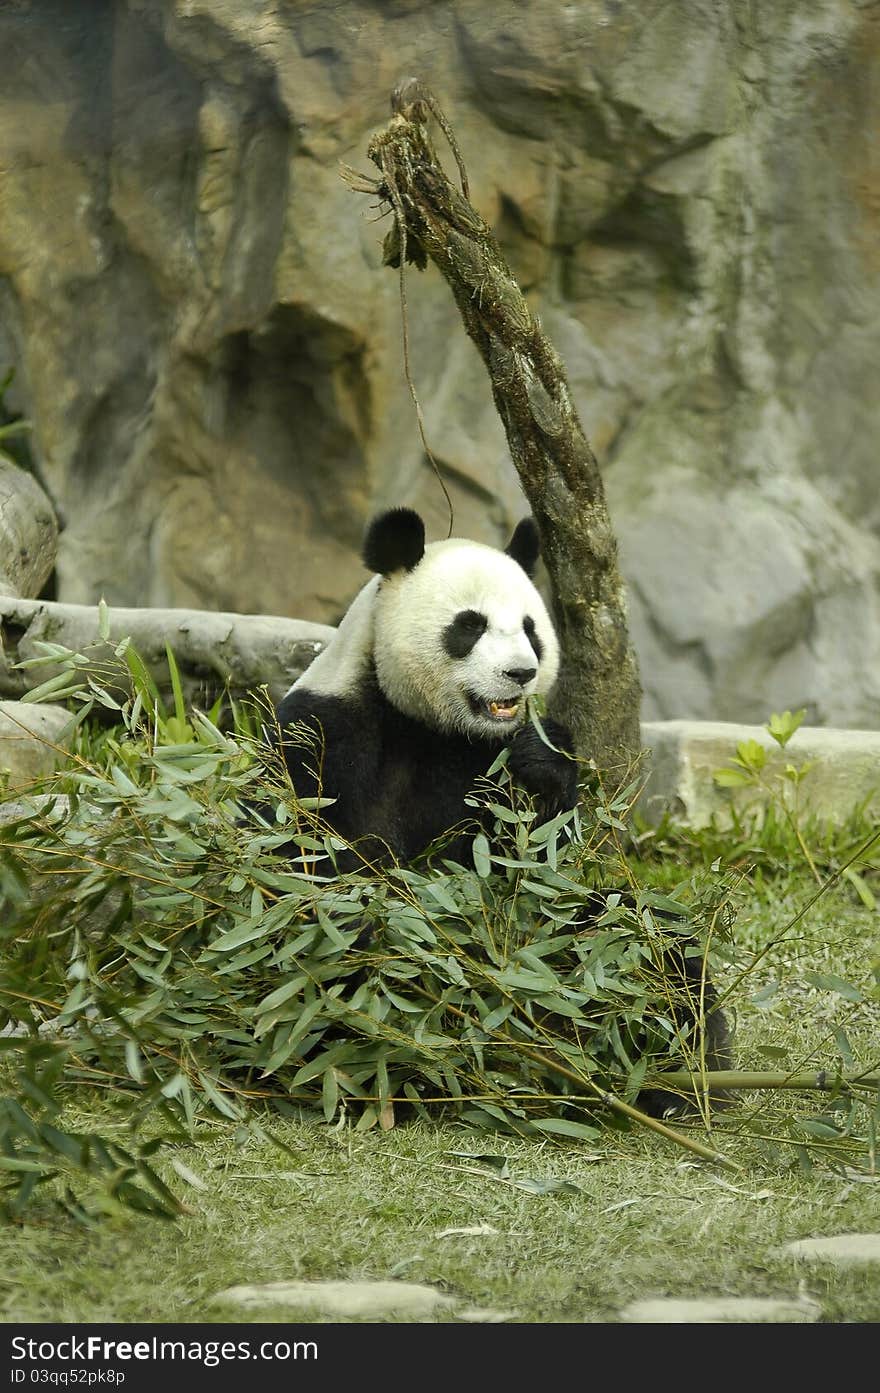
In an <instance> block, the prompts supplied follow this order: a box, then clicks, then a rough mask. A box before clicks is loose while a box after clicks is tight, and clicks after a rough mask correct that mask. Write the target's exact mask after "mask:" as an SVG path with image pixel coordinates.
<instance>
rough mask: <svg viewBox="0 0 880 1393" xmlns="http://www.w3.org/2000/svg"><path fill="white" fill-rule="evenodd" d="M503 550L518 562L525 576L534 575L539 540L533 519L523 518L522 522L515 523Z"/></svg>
mask: <svg viewBox="0 0 880 1393" xmlns="http://www.w3.org/2000/svg"><path fill="white" fill-rule="evenodd" d="M504 550H505V551H506V552H507V555H508V556H512V557H513V559H514V561H518V562H519V564H520V566H522V568H523V570H524V571H525V573H526V575H527V576H533V575H534V574H535V567H536V566H537V564H538V557H539V556H540V555H541V539H540V537H539V536H538V527H537V524H536V522H535V519H534V518H523V520H522V522H519V523H517V525H516V528H515V529H514V533H513V536H512V537H511V539H510V541H509V542H508V543H507V546H506V547H505V548H504Z"/></svg>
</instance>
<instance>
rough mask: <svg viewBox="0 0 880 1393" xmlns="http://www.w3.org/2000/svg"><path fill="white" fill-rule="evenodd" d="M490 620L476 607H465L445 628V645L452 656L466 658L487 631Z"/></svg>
mask: <svg viewBox="0 0 880 1393" xmlns="http://www.w3.org/2000/svg"><path fill="white" fill-rule="evenodd" d="M488 623H489V621H488V619H487V618H486V616H485V614H480V612H479V610H476V609H463V610H460V611H459V613H458V614H457V615H456V616H455V618H454V619H453V621H452V623H451V624H447V625H446V628H445V629H444V630H443V647H444V648H445V649H446V652H447V653H448V654H449V656H450V658H466V657H467V655H468V653H470V652H471V650H472V649H473V647H474V645H475V643H476V642H477V640H478V639H480V638H482V636H483V634H484V633H485V632H486V627H487V625H488Z"/></svg>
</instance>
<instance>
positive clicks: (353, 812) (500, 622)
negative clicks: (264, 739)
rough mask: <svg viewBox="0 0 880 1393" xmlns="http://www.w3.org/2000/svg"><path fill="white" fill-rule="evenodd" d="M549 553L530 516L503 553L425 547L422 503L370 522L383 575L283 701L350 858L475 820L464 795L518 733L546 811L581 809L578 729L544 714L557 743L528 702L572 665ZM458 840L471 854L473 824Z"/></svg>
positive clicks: (393, 855) (287, 730)
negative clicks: (555, 613) (552, 611)
mask: <svg viewBox="0 0 880 1393" xmlns="http://www.w3.org/2000/svg"><path fill="white" fill-rule="evenodd" d="M538 554H539V543H538V533H537V528H536V527H535V524H534V522H533V521H532V519H531V518H527V519H524V520H523V521H522V522H521V523H520V524H519V525H518V526H517V528H516V529H515V531H514V533H513V536H512V537H511V539H510V542H509V543H508V546H507V548H506V549H505V550H504V551H500V550H498V549H496V548H494V547H490V546H484V545H483V544H481V543H479V542H472V541H464V540H461V539H458V538H453V539H450V540H447V541H443V542H431V543H429V544H427V545H426V543H425V526H424V523H423V521H422V519H421V518H420V517H419V515H418V513H416V512H414V511H412V509H409V508H393V509H391V510H389V511H387V512H384V513H382V514H380V515H379V516H378V517H377V518H376V519H375V520H374V521H373V522H372V524H371V525H370V527H369V528H368V530H367V534H366V538H365V542H364V547H363V559H364V562H365V564H366V565H367V567H368V568H369V569H370V570H371V571H374V572H375V573H376V574H375V575H374V576H373V578H372V579H371V580H369V581H368V582H367V584H366V585H365V586H364V587H363V589H362V590H361V591H360V593H359V594H358V596H357V597H356V598H355V600H354V601H353V603H352V605H351V607H350V609H349V610H348V611H347V613H346V614H345V616H344V617H343V619H342V622H341V623H340V625H339V628H338V629H337V631H336V634H335V635H334V637H333V638H332V639H331V641H330V643H329V644H328V645H327V647H326V648H325V649H324V650H323V651H322V652H321V653H320V654H319V655H318V657H317V658H315V659H314V660H313V662H312V663H311V665H310V666H309V667H308V668H307V670H306V671H305V672H304V673H303V675H302V676H301V677H300V678H299V679H298V680H297V681H296V682H294V684H293V686H292V687H291V688H290V690H289V692H288V693H287V694H286V696H285V697H284V698H283V700H282V701H281V702H280V704H279V706H278V708H277V730H278V734H279V737H280V744H281V748H282V750H283V752H284V759H285V762H286V765H287V769H288V771H289V774H290V778H291V782H292V784H293V787H294V790H295V792H296V793H297V795H298V796H299V797H300V798H304V797H309V798H313V797H315V796H317V795H320V796H321V797H323V798H325V799H333V800H334V801H333V803H332V804H328V805H327V806H326V808H325V809H324V812H323V816H324V818H325V820H326V821H327V822H328V823H329V824H330V826H331V827H332V828H333V829H334V830H335V831H336V832H337V833H338V834H339V836H340V837H341V838H342V839H344V841H345V842H347V843H348V844H349V847H350V848H351V850H350V851H348V852H342V853H340V855H339V857H338V859H337V865H338V866H339V868H340V869H352V868H356V867H357V866H358V864H362V865H363V864H366V865H372V866H375V865H377V864H382V863H385V862H388V861H389V860H391V861H396V862H400V863H408V862H411V861H412V860H414V859H415V858H417V857H419V856H420V855H421V854H422V853H424V852H425V851H426V850H427V849H428V847H429V846H430V845H431V844H432V843H434V842H435V840H436V839H437V838H438V837H441V836H442V834H444V833H446V832H448V831H449V830H450V829H452V828H454V827H456V826H457V825H458V824H461V823H463V822H464V820H465V819H466V818H467V816H468V811H469V810H468V807H467V805H466V804H465V798H466V797H467V795H468V794H470V793H472V792H473V789H474V785H475V782H476V780H477V778H478V777H479V775H481V774H485V773H486V771H487V770H488V769H489V767H490V765H491V764H492V763H493V761H494V759H495V757H496V756H497V754H498V752H499V750H500V749H501V747H502V746H504V745H509V746H510V757H509V761H508V767H509V769H510V770H511V773H512V775H513V777H514V779H515V781H516V782H517V783H518V784H519V785H521V786H522V787H523V788H524V789H525V790H526V791H527V792H529V793H530V794H532V795H533V796H534V798H535V800H536V803H537V805H538V809H539V812H540V813H541V814H542V815H543V816H545V817H547V818H549V817H552V816H554V815H555V814H556V813H557V812H560V811H562V810H564V809H568V808H573V807H574V805H575V802H576V800H577V791H578V790H577V765H576V762H575V760H574V759H573V757H572V741H571V736H570V734H569V732H568V731H567V730H566V729H565V728H564V727H563V726H562V725H560V724H558V723H557V722H555V721H549V720H546V719H545V721H544V723H543V728H544V731H545V734H546V735H547V737H548V740H549V742H550V743H549V744H548V743H545V742H544V741H543V740H542V739H541V737H540V735H539V734H538V732H537V731H536V729H535V727H534V725H533V723H532V722H531V721H530V720H529V718H528V714H527V705H526V703H527V701H528V699H529V698H530V697H532V696H536V695H540V696H545V697H546V696H547V695H548V694H549V693H550V691H551V690H552V687H553V683H554V681H555V679H556V674H557V671H558V668H559V645H558V643H557V640H556V635H555V633H554V630H553V624H552V622H551V620H550V616H549V614H548V613H547V609H546V607H545V605H544V602H543V600H542V599H541V596H540V594H539V593H538V590H537V589H536V587H535V585H534V582H533V580H532V575H533V573H534V569H535V566H536V564H537V561H538ZM551 746H552V747H553V748H551ZM444 854H445V855H447V856H451V857H453V858H454V859H459V860H460V859H461V858H462V856H463V855H466V854H467V834H466V833H462V834H461V835H459V836H458V837H453V839H452V840H451V841H448V842H447V843H446V845H445V847H444Z"/></svg>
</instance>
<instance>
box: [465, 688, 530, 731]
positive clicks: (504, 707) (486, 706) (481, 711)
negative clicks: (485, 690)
mask: <svg viewBox="0 0 880 1393" xmlns="http://www.w3.org/2000/svg"><path fill="white" fill-rule="evenodd" d="M468 700H469V701H470V704H471V709H472V710H473V712H474V714H475V715H477V716H484V717H486V718H487V719H488V720H490V721H498V722H499V724H501V725H503V724H504V723H505V722H506V721H515V720H516V718H517V716H518V715H519V708H520V704H521V701H522V698H521V697H515V696H512V697H496V698H495V699H494V700H492V701H485V700H484V699H483V698H482V697H478V696H475V695H474V694H473V693H472V692H469V693H468Z"/></svg>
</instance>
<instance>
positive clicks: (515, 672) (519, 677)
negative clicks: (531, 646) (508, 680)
mask: <svg viewBox="0 0 880 1393" xmlns="http://www.w3.org/2000/svg"><path fill="white" fill-rule="evenodd" d="M537 671H538V669H537V668H536V667H508V668H505V669H504V676H505V677H512V678H513V680H514V682H518V683H519V685H520V686H521V687H525V686H526V685H527V684H528V683H529V682H531V680H532V678H533V677H534V676H535V673H536V672H537Z"/></svg>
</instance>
